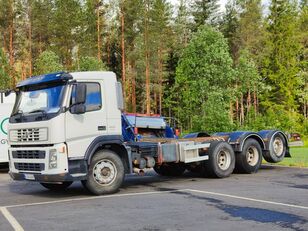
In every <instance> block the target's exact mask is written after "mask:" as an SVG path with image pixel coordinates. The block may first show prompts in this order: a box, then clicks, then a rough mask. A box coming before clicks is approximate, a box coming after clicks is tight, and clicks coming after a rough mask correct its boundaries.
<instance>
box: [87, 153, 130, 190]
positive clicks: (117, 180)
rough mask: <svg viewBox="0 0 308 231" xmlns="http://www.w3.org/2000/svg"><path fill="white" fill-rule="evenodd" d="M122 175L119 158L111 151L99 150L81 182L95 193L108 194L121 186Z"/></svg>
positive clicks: (122, 167)
mask: <svg viewBox="0 0 308 231" xmlns="http://www.w3.org/2000/svg"><path fill="white" fill-rule="evenodd" d="M124 175H125V173H124V165H123V162H122V160H121V158H120V157H119V156H118V155H117V154H116V153H114V152H113V151H110V150H101V151H98V152H97V153H96V154H95V155H94V157H93V158H92V160H91V163H90V166H89V171H88V175H87V179H86V180H84V181H82V184H83V186H84V187H85V188H86V189H87V190H89V191H90V192H91V193H93V194H95V195H102V194H110V193H114V192H116V191H118V189H119V188H120V187H121V185H122V183H123V180H124Z"/></svg>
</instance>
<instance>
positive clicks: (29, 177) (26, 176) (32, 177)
mask: <svg viewBox="0 0 308 231" xmlns="http://www.w3.org/2000/svg"><path fill="white" fill-rule="evenodd" d="M25 179H26V180H34V175H33V174H25Z"/></svg>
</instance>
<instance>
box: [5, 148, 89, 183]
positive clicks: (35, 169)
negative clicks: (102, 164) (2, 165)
mask: <svg viewBox="0 0 308 231" xmlns="http://www.w3.org/2000/svg"><path fill="white" fill-rule="evenodd" d="M63 147H65V148H63ZM51 152H53V155H54V153H56V163H57V165H56V166H55V167H52V168H51V167H50V164H49V163H50V155H51V154H50V153H51ZM9 167H10V171H9V174H10V176H11V177H12V179H14V180H31V181H38V182H63V181H76V180H84V179H86V175H87V163H86V161H85V160H84V159H83V158H81V159H70V158H68V154H67V148H66V145H65V144H63V143H62V144H55V145H53V146H50V147H49V146H47V147H14V148H13V147H10V148H9Z"/></svg>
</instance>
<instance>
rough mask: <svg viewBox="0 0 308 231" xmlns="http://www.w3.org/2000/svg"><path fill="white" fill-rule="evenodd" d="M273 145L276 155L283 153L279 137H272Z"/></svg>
mask: <svg viewBox="0 0 308 231" xmlns="http://www.w3.org/2000/svg"><path fill="white" fill-rule="evenodd" d="M273 147H274V153H275V155H276V156H281V155H282V154H283V142H282V140H281V138H280V137H276V138H275V139H274V142H273Z"/></svg>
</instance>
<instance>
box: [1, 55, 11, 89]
mask: <svg viewBox="0 0 308 231" xmlns="http://www.w3.org/2000/svg"><path fill="white" fill-rule="evenodd" d="M9 70H10V66H9V64H8V61H7V58H6V56H5V54H4V52H3V51H2V49H0V89H8V88H9V87H10V77H9Z"/></svg>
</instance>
